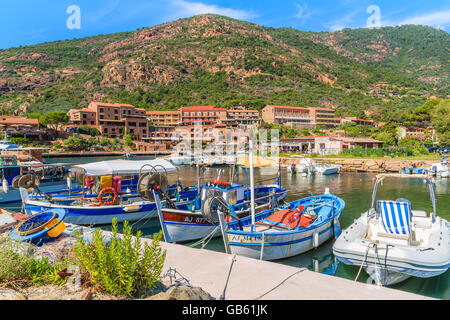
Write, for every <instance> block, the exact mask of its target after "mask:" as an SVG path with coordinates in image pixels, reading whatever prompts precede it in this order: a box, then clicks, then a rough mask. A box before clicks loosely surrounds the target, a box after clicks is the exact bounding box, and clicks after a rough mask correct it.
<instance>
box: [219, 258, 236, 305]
mask: <svg viewBox="0 0 450 320" xmlns="http://www.w3.org/2000/svg"><path fill="white" fill-rule="evenodd" d="M235 261H236V255H233V258H232V260H231V265H230V269H229V270H228V277H227V281H226V282H225V287H224V288H223V292H222V294H221V295H220V297H219V300H225V292H226V291H227V287H228V281H230V275H231V270H232V269H233V265H234V262H235Z"/></svg>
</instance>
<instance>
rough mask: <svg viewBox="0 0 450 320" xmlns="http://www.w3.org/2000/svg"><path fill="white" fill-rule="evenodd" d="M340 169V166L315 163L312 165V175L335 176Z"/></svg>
mask: <svg viewBox="0 0 450 320" xmlns="http://www.w3.org/2000/svg"><path fill="white" fill-rule="evenodd" d="M341 168H342V166H341V165H338V164H331V163H316V164H314V173H316V174H323V175H328V174H336V173H339V170H340V169H341Z"/></svg>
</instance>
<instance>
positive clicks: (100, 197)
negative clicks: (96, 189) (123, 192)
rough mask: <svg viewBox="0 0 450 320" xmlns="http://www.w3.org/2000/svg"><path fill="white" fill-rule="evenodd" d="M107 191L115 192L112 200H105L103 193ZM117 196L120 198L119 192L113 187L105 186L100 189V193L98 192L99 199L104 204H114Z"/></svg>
mask: <svg viewBox="0 0 450 320" xmlns="http://www.w3.org/2000/svg"><path fill="white" fill-rule="evenodd" d="M107 193H113V194H114V197H113V199H112V200H111V201H108V202H105V201H104V200H103V195H104V194H107ZM117 198H118V194H117V192H116V190H114V189H113V188H111V187H106V188H103V189H102V191H100V193H99V194H98V201H99V202H100V203H101V205H102V206H110V205H112V204H114V202H115V201H116V200H117Z"/></svg>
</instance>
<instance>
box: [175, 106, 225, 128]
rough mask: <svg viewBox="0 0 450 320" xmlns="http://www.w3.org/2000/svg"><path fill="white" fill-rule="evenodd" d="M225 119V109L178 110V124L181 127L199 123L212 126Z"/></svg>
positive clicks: (198, 108) (203, 107) (190, 108)
mask: <svg viewBox="0 0 450 320" xmlns="http://www.w3.org/2000/svg"><path fill="white" fill-rule="evenodd" d="M226 119H227V109H225V108H216V106H199V107H183V108H181V109H180V122H181V124H182V125H183V126H187V125H193V124H195V123H196V122H201V123H202V125H214V124H217V123H222V121H224V120H226Z"/></svg>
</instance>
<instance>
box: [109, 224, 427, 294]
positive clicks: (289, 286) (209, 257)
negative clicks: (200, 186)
mask: <svg viewBox="0 0 450 320" xmlns="http://www.w3.org/2000/svg"><path fill="white" fill-rule="evenodd" d="M104 232H105V233H106V234H110V233H109V232H107V231H104ZM141 239H142V241H145V242H148V243H149V244H150V243H151V241H152V240H151V239H148V238H141ZM160 244H161V248H162V249H165V250H167V253H166V261H165V263H164V269H163V272H162V275H164V274H165V273H166V272H167V270H169V268H172V269H176V270H177V271H178V272H179V273H180V274H181V275H182V276H183V277H185V278H186V279H188V280H189V283H190V285H192V286H194V287H200V288H202V289H203V290H205V291H206V292H208V293H209V294H211V295H212V296H213V297H215V298H216V299H219V298H220V296H221V295H222V293H223V290H224V288H225V285H226V286H227V289H226V292H225V299H226V300H435V299H434V298H431V297H427V296H422V295H418V294H414V293H409V292H405V291H401V290H396V289H392V288H387V287H378V286H376V285H368V284H365V283H361V282H355V281H352V280H348V279H344V278H339V277H335V276H329V275H325V274H321V273H317V272H313V271H310V270H308V269H306V268H297V267H292V266H287V265H283V264H280V263H276V262H269V261H261V260H255V259H251V258H247V257H243V256H233V255H227V254H225V253H222V252H216V251H211V250H205V249H195V248H190V247H187V246H184V245H180V244H171V243H166V242H162V241H161V242H160ZM186 257H189V258H186ZM233 258H234V259H235V261H234V263H232V262H233ZM231 266H232V267H231ZM230 267H231V274H230V278H229V281H228V283H227V278H228V274H229V272H230ZM177 279H179V275H178V276H177Z"/></svg>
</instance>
